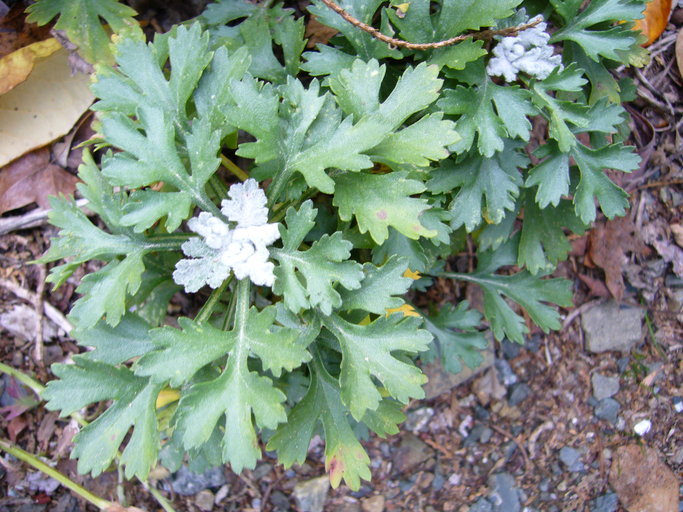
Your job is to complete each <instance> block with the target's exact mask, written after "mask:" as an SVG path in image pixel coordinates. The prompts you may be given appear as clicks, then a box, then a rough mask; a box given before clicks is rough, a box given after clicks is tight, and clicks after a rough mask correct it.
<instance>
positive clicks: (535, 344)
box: [524, 334, 543, 352]
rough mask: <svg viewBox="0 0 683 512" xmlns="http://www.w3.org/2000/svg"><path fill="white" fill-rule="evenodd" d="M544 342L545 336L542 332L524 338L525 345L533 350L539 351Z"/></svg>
mask: <svg viewBox="0 0 683 512" xmlns="http://www.w3.org/2000/svg"><path fill="white" fill-rule="evenodd" d="M542 342H543V338H542V336H541V335H540V334H532V335H531V336H530V337H529V338H526V339H525V340H524V347H525V348H526V349H527V350H530V351H531V352H538V351H539V349H540V348H541V343H542Z"/></svg>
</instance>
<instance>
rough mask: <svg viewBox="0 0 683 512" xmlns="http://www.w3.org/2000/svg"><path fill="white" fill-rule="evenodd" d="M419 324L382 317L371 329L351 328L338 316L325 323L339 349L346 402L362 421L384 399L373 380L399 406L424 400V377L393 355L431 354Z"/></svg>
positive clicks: (356, 326) (397, 316) (398, 316)
mask: <svg viewBox="0 0 683 512" xmlns="http://www.w3.org/2000/svg"><path fill="white" fill-rule="evenodd" d="M420 323H421V321H420V320H419V319H417V318H408V317H405V318H400V315H391V316H389V317H384V316H382V317H379V318H378V319H377V320H375V321H374V322H372V323H370V324H368V325H356V324H352V323H349V322H347V321H346V320H344V319H342V318H340V317H339V316H336V315H332V316H327V317H324V318H323V325H324V326H325V327H326V328H327V329H328V330H329V331H330V332H331V333H332V334H333V335H334V337H335V338H336V339H337V341H338V342H339V345H340V347H341V352H342V363H341V375H340V377H339V379H340V384H341V390H342V391H341V397H342V401H343V402H344V404H345V405H346V406H347V407H348V408H349V411H351V414H352V415H353V417H354V418H356V419H357V420H358V421H360V420H362V419H363V416H364V415H365V413H366V411H368V410H373V411H374V410H376V409H377V407H378V406H379V403H380V399H381V394H380V392H379V391H378V389H377V387H376V385H375V383H374V382H373V377H375V378H377V379H378V380H379V381H380V382H381V383H382V384H383V385H384V387H385V388H386V390H387V391H388V392H389V394H390V395H391V396H393V397H394V398H396V399H397V400H398V401H399V402H402V403H407V402H408V400H409V399H410V398H422V397H424V391H423V390H422V385H423V384H424V383H425V382H426V381H427V379H426V377H425V376H424V375H423V374H422V372H421V371H420V370H419V369H418V368H417V367H416V366H415V365H414V364H413V363H412V362H411V363H408V362H405V361H403V360H401V359H399V358H398V357H397V356H398V354H394V353H397V352H403V353H408V354H415V353H417V352H421V351H423V350H425V349H426V348H427V346H428V344H429V342H430V341H431V338H432V337H431V335H430V334H429V333H428V332H427V331H425V330H422V329H419V328H418V326H419V325H420Z"/></svg>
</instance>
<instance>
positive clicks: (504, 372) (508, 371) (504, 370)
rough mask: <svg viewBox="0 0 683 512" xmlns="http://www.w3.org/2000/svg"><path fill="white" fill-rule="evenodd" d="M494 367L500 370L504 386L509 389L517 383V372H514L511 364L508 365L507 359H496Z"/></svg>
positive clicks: (499, 374)
mask: <svg viewBox="0 0 683 512" xmlns="http://www.w3.org/2000/svg"><path fill="white" fill-rule="evenodd" d="M494 365H495V366H496V370H498V377H500V381H501V382H502V383H503V386H505V387H509V386H512V385H513V384H514V383H516V382H517V380H518V378H517V375H515V372H513V371H512V367H511V366H510V363H508V362H507V361H506V360H505V359H496V360H495V362H494Z"/></svg>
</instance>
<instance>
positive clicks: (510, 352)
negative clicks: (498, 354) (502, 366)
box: [500, 338, 521, 360]
mask: <svg viewBox="0 0 683 512" xmlns="http://www.w3.org/2000/svg"><path fill="white" fill-rule="evenodd" d="M500 348H501V350H502V351H503V357H504V358H505V359H508V360H510V359H514V358H515V357H517V356H518V355H519V351H520V348H521V345H520V344H519V343H515V342H514V341H510V340H509V339H507V338H504V339H503V341H501V342H500Z"/></svg>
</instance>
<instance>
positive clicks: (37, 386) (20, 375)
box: [0, 363, 45, 396]
mask: <svg viewBox="0 0 683 512" xmlns="http://www.w3.org/2000/svg"><path fill="white" fill-rule="evenodd" d="M0 372H2V373H6V374H7V375H9V376H11V377H14V378H15V379H17V380H18V381H19V382H21V383H22V384H23V385H24V386H26V387H27V388H30V389H32V390H33V392H34V393H35V394H36V395H38V396H41V395H42V394H43V391H45V386H43V385H42V384H41V383H40V382H38V381H37V380H35V379H34V378H32V377H29V376H28V375H26V374H25V373H24V372H22V371H20V370H17V369H16V368H12V367H11V366H7V365H6V364H4V363H0Z"/></svg>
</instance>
